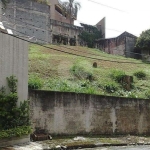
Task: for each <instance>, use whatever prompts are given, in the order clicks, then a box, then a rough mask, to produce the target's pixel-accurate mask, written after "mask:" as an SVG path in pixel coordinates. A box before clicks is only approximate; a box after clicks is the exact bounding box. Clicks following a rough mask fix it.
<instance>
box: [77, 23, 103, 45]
mask: <svg viewBox="0 0 150 150" xmlns="http://www.w3.org/2000/svg"><path fill="white" fill-rule="evenodd" d="M82 25H83V26H84V27H85V28H86V30H85V31H82V32H81V33H80V35H79V38H80V39H81V40H82V41H84V42H85V43H86V44H87V46H88V47H90V48H94V46H95V40H97V39H100V38H102V37H103V36H102V32H101V30H100V31H99V30H98V29H97V28H96V27H94V26H90V25H86V24H82ZM88 31H89V32H88Z"/></svg>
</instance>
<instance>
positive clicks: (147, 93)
mask: <svg viewBox="0 0 150 150" xmlns="http://www.w3.org/2000/svg"><path fill="white" fill-rule="evenodd" d="M145 95H146V97H147V98H148V99H150V90H148V91H146V93H145Z"/></svg>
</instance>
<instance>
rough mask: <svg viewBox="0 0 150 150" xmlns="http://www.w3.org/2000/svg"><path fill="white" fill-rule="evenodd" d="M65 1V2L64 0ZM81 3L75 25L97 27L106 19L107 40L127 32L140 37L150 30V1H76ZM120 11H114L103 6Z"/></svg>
mask: <svg viewBox="0 0 150 150" xmlns="http://www.w3.org/2000/svg"><path fill="white" fill-rule="evenodd" d="M62 1H64V0H62ZM76 1H77V2H80V4H81V9H80V10H79V12H78V18H77V21H75V25H79V23H80V22H82V23H86V24H90V25H95V24H96V23H97V22H99V21H100V20H101V19H102V18H104V17H106V38H109V37H116V36H118V35H120V34H121V33H123V32H124V31H127V32H129V33H131V34H134V35H136V36H139V35H140V34H141V33H142V31H144V30H147V29H150V0H76ZM94 1H95V2H97V3H101V4H104V5H108V6H110V7H113V8H116V9H119V10H116V9H112V8H108V7H105V6H103V5H100V4H97V3H94Z"/></svg>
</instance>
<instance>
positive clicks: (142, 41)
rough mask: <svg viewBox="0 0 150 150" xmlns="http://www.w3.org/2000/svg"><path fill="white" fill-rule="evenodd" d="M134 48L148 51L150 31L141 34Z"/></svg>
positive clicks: (149, 48) (149, 47)
mask: <svg viewBox="0 0 150 150" xmlns="http://www.w3.org/2000/svg"><path fill="white" fill-rule="evenodd" d="M136 47H137V48H139V49H141V50H149V51H150V29H148V30H145V31H143V32H142V33H141V35H140V37H139V38H138V39H137V42H136Z"/></svg>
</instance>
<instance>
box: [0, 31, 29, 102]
mask: <svg viewBox="0 0 150 150" xmlns="http://www.w3.org/2000/svg"><path fill="white" fill-rule="evenodd" d="M11 75H14V76H16V77H17V79H18V97H19V100H20V101H23V100H27V95H28V42H26V41H23V40H21V39H18V38H15V37H13V36H10V35H7V34H3V33H0V88H1V87H2V86H6V87H7V81H6V77H10V76H11Z"/></svg>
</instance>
